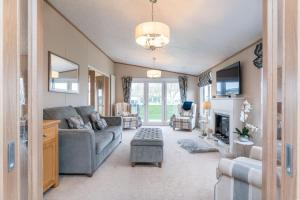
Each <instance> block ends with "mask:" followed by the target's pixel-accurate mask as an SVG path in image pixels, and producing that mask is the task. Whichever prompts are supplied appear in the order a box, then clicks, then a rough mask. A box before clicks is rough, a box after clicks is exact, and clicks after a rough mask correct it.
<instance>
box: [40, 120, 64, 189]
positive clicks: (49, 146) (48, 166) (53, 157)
mask: <svg viewBox="0 0 300 200" xmlns="http://www.w3.org/2000/svg"><path fill="white" fill-rule="evenodd" d="M59 123H60V121H59V120H44V121H43V168H44V176H43V190H44V192H45V191H47V190H48V189H49V188H51V187H56V186H58V184H59V169H58V166H59V165H58V164H59V163H58V162H59V154H58V151H59V150H58V124H59Z"/></svg>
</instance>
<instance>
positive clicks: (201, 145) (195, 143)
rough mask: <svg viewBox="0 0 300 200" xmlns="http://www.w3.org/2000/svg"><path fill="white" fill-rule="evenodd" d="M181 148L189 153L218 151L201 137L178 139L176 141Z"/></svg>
mask: <svg viewBox="0 0 300 200" xmlns="http://www.w3.org/2000/svg"><path fill="white" fill-rule="evenodd" d="M177 143H178V144H179V145H180V147H181V148H183V149H185V150H187V151H188V152H189V153H206V152H216V151H218V149H217V148H215V147H214V146H213V145H212V144H209V143H207V142H205V141H204V140H203V139H201V138H198V139H196V140H195V139H180V140H178V142H177Z"/></svg>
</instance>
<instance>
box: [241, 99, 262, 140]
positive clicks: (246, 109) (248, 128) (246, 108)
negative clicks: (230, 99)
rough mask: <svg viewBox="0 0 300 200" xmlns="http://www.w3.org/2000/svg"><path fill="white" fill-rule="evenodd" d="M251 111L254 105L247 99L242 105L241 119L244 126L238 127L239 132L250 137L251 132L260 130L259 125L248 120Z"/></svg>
mask: <svg viewBox="0 0 300 200" xmlns="http://www.w3.org/2000/svg"><path fill="white" fill-rule="evenodd" d="M251 111H252V105H251V104H250V103H249V102H248V101H247V100H245V101H244V102H243V104H242V105H241V113H240V121H241V122H243V124H244V127H243V129H242V130H239V129H238V128H236V133H237V134H239V135H247V136H248V137H250V136H251V135H250V134H249V132H252V133H256V132H258V127H256V126H254V125H252V124H250V123H248V122H247V121H248V117H249V114H248V113H250V112H251Z"/></svg>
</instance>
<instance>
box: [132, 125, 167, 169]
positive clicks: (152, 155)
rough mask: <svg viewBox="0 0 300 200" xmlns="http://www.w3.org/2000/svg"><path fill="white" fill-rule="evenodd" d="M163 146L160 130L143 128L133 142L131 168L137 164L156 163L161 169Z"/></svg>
mask: <svg viewBox="0 0 300 200" xmlns="http://www.w3.org/2000/svg"><path fill="white" fill-rule="evenodd" d="M163 146H164V142H163V135H162V130H161V129H160V128H141V129H140V130H138V132H137V133H136V134H135V136H134V137H133V139H132V140H131V149H130V162H131V166H132V167H134V166H135V164H136V163H154V164H157V165H158V167H161V165H162V161H163Z"/></svg>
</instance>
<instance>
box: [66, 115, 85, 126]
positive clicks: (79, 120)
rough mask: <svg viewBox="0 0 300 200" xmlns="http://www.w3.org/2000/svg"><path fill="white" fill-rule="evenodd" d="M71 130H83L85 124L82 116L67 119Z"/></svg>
mask: <svg viewBox="0 0 300 200" xmlns="http://www.w3.org/2000/svg"><path fill="white" fill-rule="evenodd" d="M67 122H68V125H69V128H70V129H83V128H84V123H83V120H82V118H81V117H80V116H74V117H70V118H68V119H67Z"/></svg>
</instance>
